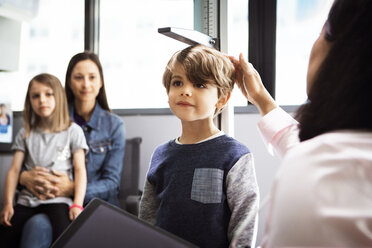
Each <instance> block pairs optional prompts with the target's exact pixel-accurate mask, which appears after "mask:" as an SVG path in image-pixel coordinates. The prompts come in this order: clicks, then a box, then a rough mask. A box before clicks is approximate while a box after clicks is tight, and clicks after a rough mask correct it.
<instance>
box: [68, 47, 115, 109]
mask: <svg viewBox="0 0 372 248" xmlns="http://www.w3.org/2000/svg"><path fill="white" fill-rule="evenodd" d="M83 60H90V61H92V62H93V63H95V64H96V66H97V68H98V70H99V75H100V78H101V82H102V87H101V89H100V90H99V93H98V95H97V97H96V100H97V102H98V103H99V105H101V107H102V108H103V109H106V110H108V111H111V110H110V108H109V105H108V102H107V97H106V90H105V81H104V78H103V70H102V65H101V62H100V61H99V58H98V56H97V54H95V53H93V52H90V51H85V52H82V53H78V54H76V55H74V56H73V57H72V58H71V60H70V62H69V64H68V66H67V72H66V81H65V91H66V96H67V101H68V102H69V103H74V100H75V96H74V93H73V92H72V89H71V74H72V70H73V69H74V67H75V65H76V64H77V63H79V62H80V61H83Z"/></svg>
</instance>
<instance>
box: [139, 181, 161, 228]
mask: <svg viewBox="0 0 372 248" xmlns="http://www.w3.org/2000/svg"><path fill="white" fill-rule="evenodd" d="M158 209H159V203H158V201H157V200H156V192H155V187H154V186H153V185H152V184H151V183H150V182H149V181H148V180H146V182H145V187H144V189H143V194H142V198H141V202H140V209H139V215H138V217H139V218H140V219H142V220H144V221H147V222H149V223H151V224H155V222H156V216H157V213H158Z"/></svg>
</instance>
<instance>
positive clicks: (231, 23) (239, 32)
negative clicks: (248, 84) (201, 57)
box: [227, 0, 248, 106]
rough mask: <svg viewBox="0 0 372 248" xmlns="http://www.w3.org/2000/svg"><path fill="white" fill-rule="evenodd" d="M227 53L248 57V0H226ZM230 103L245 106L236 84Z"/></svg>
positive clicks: (245, 101) (245, 100)
mask: <svg viewBox="0 0 372 248" xmlns="http://www.w3.org/2000/svg"><path fill="white" fill-rule="evenodd" d="M227 26H228V41H227V42H228V53H229V55H232V56H234V57H236V58H238V57H239V54H240V53H243V56H244V58H245V59H248V0H234V1H228V20H227ZM230 104H233V106H246V105H247V99H246V98H245V97H244V96H243V94H242V93H241V91H240V90H239V89H238V87H237V86H235V87H234V90H233V93H232V96H231V100H230Z"/></svg>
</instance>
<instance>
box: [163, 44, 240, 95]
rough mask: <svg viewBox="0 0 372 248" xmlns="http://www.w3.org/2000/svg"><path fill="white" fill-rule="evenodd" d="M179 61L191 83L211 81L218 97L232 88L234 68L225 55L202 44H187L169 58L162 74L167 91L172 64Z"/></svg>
mask: <svg viewBox="0 0 372 248" xmlns="http://www.w3.org/2000/svg"><path fill="white" fill-rule="evenodd" d="M176 62H178V63H180V64H181V65H182V66H183V68H184V70H185V73H186V76H187V78H188V79H189V80H190V81H191V82H193V83H203V84H204V83H213V84H215V86H216V87H217V90H218V97H221V96H226V95H227V94H228V93H230V92H231V91H232V90H233V88H234V83H235V69H234V65H233V64H232V62H231V61H230V60H229V58H228V57H227V56H225V55H224V54H222V53H221V52H219V51H217V50H216V49H214V48H209V47H207V46H204V45H194V46H189V47H187V48H185V49H183V50H182V51H178V52H176V53H175V54H173V56H172V57H171V59H170V60H169V62H168V64H167V66H166V68H165V72H164V74H163V85H164V87H165V88H166V89H167V93H168V92H169V88H170V84H171V80H172V75H173V68H174V64H175V63H176Z"/></svg>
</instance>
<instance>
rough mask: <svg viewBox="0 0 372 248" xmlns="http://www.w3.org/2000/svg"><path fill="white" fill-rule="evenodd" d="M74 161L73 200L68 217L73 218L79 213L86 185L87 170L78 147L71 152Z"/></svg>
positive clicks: (82, 151)
mask: <svg viewBox="0 0 372 248" xmlns="http://www.w3.org/2000/svg"><path fill="white" fill-rule="evenodd" d="M73 161H74V181H75V189H74V192H75V194H74V201H73V205H72V206H71V209H70V219H71V220H74V219H76V217H77V216H78V215H79V214H80V213H81V211H82V206H83V202H84V196H85V190H86V187H87V172H86V169H85V152H84V150H83V149H78V150H77V151H75V152H74V154H73Z"/></svg>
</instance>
